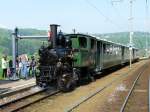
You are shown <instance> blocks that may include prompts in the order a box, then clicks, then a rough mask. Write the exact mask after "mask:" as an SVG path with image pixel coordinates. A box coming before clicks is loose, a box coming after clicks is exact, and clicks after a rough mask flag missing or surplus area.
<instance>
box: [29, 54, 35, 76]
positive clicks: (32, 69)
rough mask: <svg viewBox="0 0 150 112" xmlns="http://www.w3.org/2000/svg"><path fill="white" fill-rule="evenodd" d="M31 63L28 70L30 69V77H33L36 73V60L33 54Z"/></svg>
mask: <svg viewBox="0 0 150 112" xmlns="http://www.w3.org/2000/svg"><path fill="white" fill-rule="evenodd" d="M31 59H32V60H31V63H30V70H31V71H32V77H35V73H36V60H35V58H34V56H32V57H31Z"/></svg>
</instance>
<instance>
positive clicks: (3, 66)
mask: <svg viewBox="0 0 150 112" xmlns="http://www.w3.org/2000/svg"><path fill="white" fill-rule="evenodd" d="M7 63H8V61H7V56H6V55H4V56H3V58H2V69H3V75H2V77H3V78H6V76H7Z"/></svg>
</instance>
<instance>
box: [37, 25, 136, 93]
mask: <svg viewBox="0 0 150 112" xmlns="http://www.w3.org/2000/svg"><path fill="white" fill-rule="evenodd" d="M50 27H51V35H50V38H49V42H48V43H49V44H48V45H47V46H44V45H43V46H41V48H40V49H39V56H40V58H39V67H38V69H39V72H38V74H37V76H36V82H37V85H39V86H44V87H47V86H50V85H52V84H54V85H57V87H58V88H59V89H60V90H62V91H69V90H72V89H74V88H75V87H76V84H77V83H78V82H79V81H81V79H83V78H86V79H88V80H93V77H94V75H95V74H98V73H100V72H102V71H103V70H105V69H108V68H111V67H115V66H117V65H121V64H125V63H128V62H129V54H130V51H129V47H127V46H125V45H121V44H117V43H113V42H111V41H107V40H104V39H100V38H99V37H95V36H91V35H84V34H63V33H62V32H59V33H57V27H58V25H55V24H53V25H50ZM137 52H138V49H136V48H132V61H137V60H138V55H137Z"/></svg>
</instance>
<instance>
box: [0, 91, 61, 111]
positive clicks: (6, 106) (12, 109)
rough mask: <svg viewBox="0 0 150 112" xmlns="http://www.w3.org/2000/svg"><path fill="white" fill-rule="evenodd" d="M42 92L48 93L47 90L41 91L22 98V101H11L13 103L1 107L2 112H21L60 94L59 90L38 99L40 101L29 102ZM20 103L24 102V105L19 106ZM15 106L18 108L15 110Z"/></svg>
mask: <svg viewBox="0 0 150 112" xmlns="http://www.w3.org/2000/svg"><path fill="white" fill-rule="evenodd" d="M42 92H45V93H46V89H43V90H41V91H39V92H36V93H33V94H30V95H27V96H25V97H22V98H20V99H16V100H14V101H11V102H8V103H6V104H4V105H1V109H2V111H4V112H5V110H7V112H16V111H19V110H21V109H23V108H25V107H28V106H30V105H32V104H34V103H36V102H39V101H41V100H43V99H45V98H47V97H50V96H52V95H55V94H57V93H59V92H60V91H58V90H55V91H51V92H50V93H49V94H45V95H43V96H42V97H40V98H38V99H36V100H32V101H29V100H28V98H30V97H34V95H37V94H40V93H42ZM26 99H27V100H26ZM20 102H24V103H21V104H20V105H19V106H18V105H17V104H18V103H20ZM25 102H26V103H25ZM12 105H13V108H11V109H7V108H9V107H11V106H12ZM14 105H16V107H17V108H14ZM8 110H9V111H8Z"/></svg>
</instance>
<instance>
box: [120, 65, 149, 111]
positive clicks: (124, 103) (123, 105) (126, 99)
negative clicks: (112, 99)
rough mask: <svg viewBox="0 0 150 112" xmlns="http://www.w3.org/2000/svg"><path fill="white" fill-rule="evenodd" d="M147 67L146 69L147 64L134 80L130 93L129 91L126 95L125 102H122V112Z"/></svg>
mask: <svg viewBox="0 0 150 112" xmlns="http://www.w3.org/2000/svg"><path fill="white" fill-rule="evenodd" d="M145 69H146V65H145V66H144V68H143V69H142V70H141V71H140V73H139V74H138V75H137V77H136V79H135V80H134V82H133V84H132V86H131V89H130V91H129V93H128V95H127V96H126V98H125V100H124V102H123V104H122V106H121V109H120V112H124V110H125V107H126V105H127V103H128V100H129V97H130V96H131V94H132V92H133V90H134V87H135V85H136V83H137V81H138V79H139V78H140V76H141V75H142V74H143V73H144V70H145Z"/></svg>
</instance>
